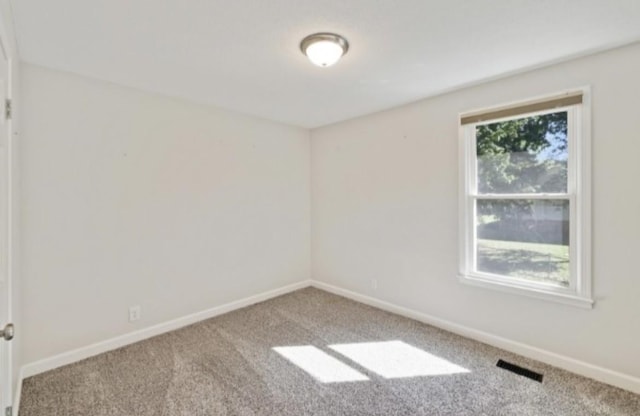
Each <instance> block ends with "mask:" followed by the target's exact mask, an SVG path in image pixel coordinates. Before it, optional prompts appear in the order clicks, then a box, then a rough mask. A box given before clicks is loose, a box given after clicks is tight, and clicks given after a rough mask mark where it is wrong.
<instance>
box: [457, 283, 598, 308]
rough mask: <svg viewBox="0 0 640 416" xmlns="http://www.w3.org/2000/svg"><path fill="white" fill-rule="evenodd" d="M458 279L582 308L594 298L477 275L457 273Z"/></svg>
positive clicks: (587, 306)
mask: <svg viewBox="0 0 640 416" xmlns="http://www.w3.org/2000/svg"><path fill="white" fill-rule="evenodd" d="M458 279H459V280H460V281H461V282H462V283H464V284H467V285H471V286H476V287H483V288H487V289H493V290H499V291H501V292H506V293H512V294H516V295H522V296H527V297H530V298H535V299H542V300H547V301H551V302H557V303H562V304H564V305H570V306H575V307H579V308H583V309H592V308H593V305H594V300H593V299H591V298H588V297H583V296H579V295H575V294H568V293H562V292H558V291H555V290H553V289H545V288H543V287H525V286H521V285H518V284H509V283H508V282H499V281H496V280H492V279H486V278H482V277H478V276H466V275H458Z"/></svg>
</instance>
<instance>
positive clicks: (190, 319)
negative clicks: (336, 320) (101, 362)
mask: <svg viewBox="0 0 640 416" xmlns="http://www.w3.org/2000/svg"><path fill="white" fill-rule="evenodd" d="M309 286H311V281H310V280H303V281H301V282H297V283H294V284H291V285H287V286H283V287H281V288H278V289H274V290H270V291H267V292H263V293H260V294H258V295H254V296H249V297H247V298H244V299H240V300H237V301H234V302H230V303H226V304H224V305H220V306H216V307H213V308H211V309H207V310H204V311H201V312H196V313H193V314H190V315H187V316H183V317H181V318H177V319H173V320H171V321H167V322H163V323H160V324H157V325H153V326H150V327H147V328H143V329H140V330H137V331H133V332H129V333H127V334H124V335H120V336H117V337H115V338H111V339H107V340H105V341H100V342H97V343H95V344H91V345H87V346H86V347H81V348H78V349H75V350H72V351H68V352H64V353H62V354H58V355H54V356H52V357H49V358H44V359H42V360H39V361H35V362H33V363H29V364H26V365H24V366H22V368H21V370H20V373H21V382H20V384H21V385H22V379H23V378H28V377H31V376H34V375H36V374H40V373H44V372H45V371H49V370H53V369H55V368H58V367H62V366H64V365H68V364H72V363H75V362H77V361H80V360H84V359H85V358H89V357H93V356H95V355H98V354H102V353H104V352H107V351H112V350H115V349H117V348H121V347H124V346H126V345H130V344H133V343H136V342H139V341H142V340H145V339H148V338H151V337H154V336H157V335H162V334H164V333H167V332H170V331H174V330H176V329H179V328H182V327H185V326H188V325H192V324H194V323H197V322H200V321H203V320H205V319H209V318H213V317H215V316H218V315H222V314H225V313H228V312H231V311H234V310H236V309H240V308H244V307H247V306H250V305H253V304H255V303H259V302H263V301H265V300H269V299H272V298H275V297H277V296H280V295H284V294H286V293H290V292H293V291H295V290H298V289H302V288H305V287H309ZM18 400H19V396H18ZM16 403H18V401H16Z"/></svg>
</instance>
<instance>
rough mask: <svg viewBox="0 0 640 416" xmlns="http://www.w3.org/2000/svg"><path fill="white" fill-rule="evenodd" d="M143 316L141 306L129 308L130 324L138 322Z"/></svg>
mask: <svg viewBox="0 0 640 416" xmlns="http://www.w3.org/2000/svg"><path fill="white" fill-rule="evenodd" d="M141 316H142V307H141V306H140V305H134V306H129V322H133V321H137V320H138V319H140V317H141Z"/></svg>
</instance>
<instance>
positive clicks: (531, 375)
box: [496, 360, 542, 383]
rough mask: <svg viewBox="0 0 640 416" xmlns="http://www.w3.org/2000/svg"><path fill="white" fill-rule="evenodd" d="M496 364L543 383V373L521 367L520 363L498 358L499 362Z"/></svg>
mask: <svg viewBox="0 0 640 416" xmlns="http://www.w3.org/2000/svg"><path fill="white" fill-rule="evenodd" d="M496 365H497V366H498V367H500V368H504V369H505V370H508V371H511V372H512V373H516V374H518V375H521V376H524V377H527V378H530V379H531V380H535V381H537V382H538V383H542V374H540V373H536V372H535V371H531V370H528V369H526V368H523V367H520V366H519V365H515V364H511V363H508V362H506V361H503V360H498V364H496Z"/></svg>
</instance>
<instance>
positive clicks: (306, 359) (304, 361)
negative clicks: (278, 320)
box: [273, 345, 369, 383]
mask: <svg viewBox="0 0 640 416" xmlns="http://www.w3.org/2000/svg"><path fill="white" fill-rule="evenodd" d="M273 350H274V351H275V352H277V353H278V354H280V355H281V356H283V357H284V358H286V359H287V360H289V361H290V362H292V363H293V364H295V365H296V366H298V367H300V368H301V369H303V370H304V371H306V372H307V373H309V374H310V375H311V376H312V377H314V378H315V379H316V380H318V381H320V382H322V383H337V382H347V381H365V380H369V378H368V377H367V376H365V375H364V374H362V373H360V372H359V371H356V370H354V369H353V368H351V367H349V366H348V365H346V364H344V363H343V362H341V361H340V360H338V359H336V358H334V357H332V356H330V355H329V354H327V353H326V352H324V351H322V350H321V349H319V348H316V347H314V346H312V345H303V346H291V347H275V348H273Z"/></svg>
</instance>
